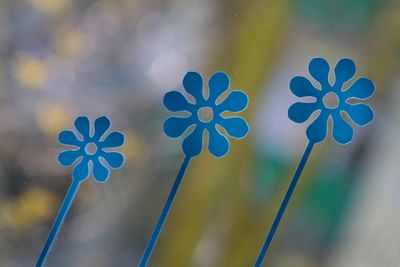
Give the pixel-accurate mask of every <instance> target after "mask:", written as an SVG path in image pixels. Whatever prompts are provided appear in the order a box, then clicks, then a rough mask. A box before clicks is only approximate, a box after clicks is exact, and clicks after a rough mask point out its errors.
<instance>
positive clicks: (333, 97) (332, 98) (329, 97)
mask: <svg viewBox="0 0 400 267" xmlns="http://www.w3.org/2000/svg"><path fill="white" fill-rule="evenodd" d="M322 101H323V102H324V105H325V107H327V108H330V109H334V108H337V107H338V106H339V97H338V96H337V94H336V93H334V92H329V93H327V94H326V95H325V96H324V98H323V99H322Z"/></svg>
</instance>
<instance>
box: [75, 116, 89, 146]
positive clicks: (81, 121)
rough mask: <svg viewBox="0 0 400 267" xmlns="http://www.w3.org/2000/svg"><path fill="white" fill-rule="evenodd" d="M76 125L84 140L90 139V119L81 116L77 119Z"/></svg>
mask: <svg viewBox="0 0 400 267" xmlns="http://www.w3.org/2000/svg"><path fill="white" fill-rule="evenodd" d="M74 125H75V128H76V129H77V130H78V132H79V133H80V134H81V135H82V136H83V140H87V139H89V138H90V122H89V118H88V117H85V116H81V117H78V118H76V120H75V122H74Z"/></svg>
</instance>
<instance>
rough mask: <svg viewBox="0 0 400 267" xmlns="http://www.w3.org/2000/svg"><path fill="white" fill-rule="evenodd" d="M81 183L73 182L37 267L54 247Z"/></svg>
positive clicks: (42, 263)
mask: <svg viewBox="0 0 400 267" xmlns="http://www.w3.org/2000/svg"><path fill="white" fill-rule="evenodd" d="M80 184H81V181H76V180H72V183H71V185H70V187H69V189H68V192H67V195H66V196H65V198H64V201H63V203H62V205H61V208H60V210H59V211H58V214H57V217H56V220H55V221H54V224H53V226H52V227H51V231H50V234H49V236H48V237H47V240H46V243H45V244H44V246H43V249H42V252H41V253H40V256H39V259H38V261H37V263H36V267H42V266H43V265H44V263H45V261H46V258H47V256H48V254H49V252H50V250H51V247H52V246H53V243H54V240H55V238H56V237H57V234H58V232H59V231H60V229H61V226H62V224H63V222H64V219H65V217H66V215H67V214H68V211H69V208H70V207H71V204H72V202H73V201H74V198H75V195H76V193H77V192H78V189H79V185H80Z"/></svg>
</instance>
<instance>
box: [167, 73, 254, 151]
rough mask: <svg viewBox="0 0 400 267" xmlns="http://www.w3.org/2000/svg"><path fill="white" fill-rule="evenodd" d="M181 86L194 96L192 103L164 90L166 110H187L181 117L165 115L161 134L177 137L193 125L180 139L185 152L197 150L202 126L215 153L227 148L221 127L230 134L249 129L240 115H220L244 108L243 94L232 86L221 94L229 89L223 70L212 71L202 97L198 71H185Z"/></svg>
mask: <svg viewBox="0 0 400 267" xmlns="http://www.w3.org/2000/svg"><path fill="white" fill-rule="evenodd" d="M183 86H184V88H185V90H186V92H187V93H189V94H190V95H191V96H193V97H194V100H195V103H192V102H189V101H188V100H187V99H186V98H185V96H183V95H182V94H181V93H180V92H177V91H172V92H168V93H167V94H166V95H165V96H164V105H165V107H166V108H167V109H168V110H170V111H173V112H177V111H187V112H189V113H190V115H188V116H185V117H170V118H168V119H167V120H166V121H165V122H164V132H165V134H166V135H168V136H169V137H172V138H177V137H179V136H181V135H183V134H184V133H185V132H186V131H187V130H188V128H190V126H192V125H194V129H193V130H192V132H191V133H190V134H189V135H188V136H187V137H186V138H185V140H184V141H183V143H182V148H183V152H184V153H185V154H186V156H196V155H198V154H200V152H201V149H202V146H203V134H204V130H207V131H208V135H209V141H208V150H209V151H210V153H211V154H213V155H214V156H216V157H222V156H225V155H226V154H227V153H228V151H229V140H228V139H227V138H226V137H225V133H224V132H222V131H221V129H224V130H225V132H226V134H227V135H229V136H230V137H233V138H243V137H245V136H246V135H247V133H248V132H249V127H248V125H247V122H246V120H244V119H243V118H241V117H228V116H223V113H225V112H235V113H236V112H240V111H242V110H244V109H245V108H246V107H247V103H248V97H247V95H246V94H245V93H244V92H242V91H236V90H235V91H232V92H231V93H230V94H229V95H228V96H226V97H225V98H223V97H222V94H224V93H225V92H226V91H227V90H228V89H229V77H228V75H227V74H226V73H224V72H216V73H214V74H213V75H212V76H211V78H210V79H209V80H208V88H209V96H208V97H207V98H205V97H204V95H205V94H204V90H203V78H202V77H201V75H200V74H199V73H197V72H188V73H187V74H186V75H185V77H184V78H183ZM217 126H218V127H217Z"/></svg>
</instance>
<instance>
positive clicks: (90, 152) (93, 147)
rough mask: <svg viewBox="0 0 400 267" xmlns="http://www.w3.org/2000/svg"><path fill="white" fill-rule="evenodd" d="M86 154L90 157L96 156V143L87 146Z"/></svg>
mask: <svg viewBox="0 0 400 267" xmlns="http://www.w3.org/2000/svg"><path fill="white" fill-rule="evenodd" d="M85 152H86V154H88V155H94V154H96V152H97V145H96V144H95V143H93V142H90V143H88V144H87V145H86V146H85Z"/></svg>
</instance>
